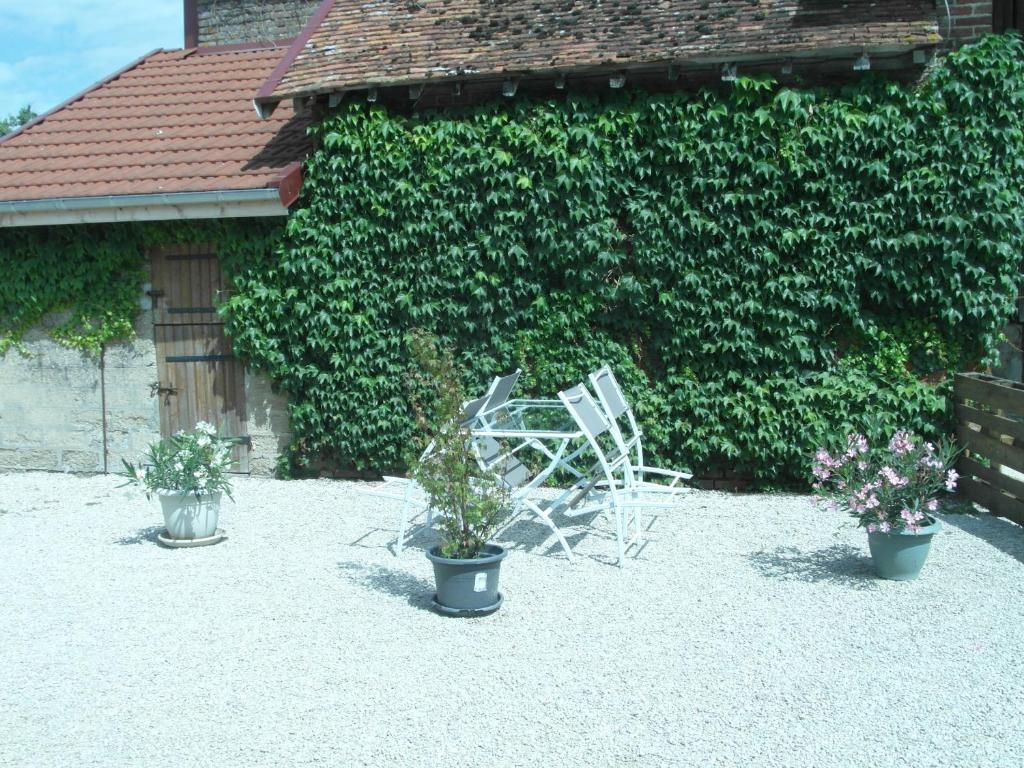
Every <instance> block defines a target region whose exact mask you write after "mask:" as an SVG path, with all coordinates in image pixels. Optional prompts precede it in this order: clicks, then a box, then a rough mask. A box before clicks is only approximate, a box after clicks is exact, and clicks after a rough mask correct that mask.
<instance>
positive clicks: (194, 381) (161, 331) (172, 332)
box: [150, 245, 249, 472]
mask: <svg viewBox="0 0 1024 768" xmlns="http://www.w3.org/2000/svg"><path fill="white" fill-rule="evenodd" d="M151 265H152V286H153V289H152V291H150V295H151V297H152V299H153V330H154V338H155V341H156V358H157V371H158V374H159V376H160V382H159V385H158V386H157V388H156V389H157V396H158V397H159V398H160V431H161V434H163V435H164V436H168V435H173V434H174V433H175V432H177V431H178V430H181V429H184V430H190V429H192V428H193V427H195V425H196V423H197V422H200V421H206V422H209V423H210V424H213V425H214V426H216V427H217V430H218V432H219V433H220V434H221V435H224V436H226V437H234V438H238V439H239V444H238V445H236V446H235V448H234V454H233V457H234V459H235V467H236V471H238V472H248V471H249V437H248V434H247V433H248V429H247V425H246V416H245V371H244V368H243V367H242V364H241V363H240V362H239V361H238V360H237V359H236V358H235V356H234V355H233V354H232V351H231V341H230V339H228V337H227V336H225V335H224V323H223V322H222V321H221V319H220V317H219V316H218V315H217V311H216V306H217V303H218V301H219V297H220V294H221V292H222V291H223V287H224V276H223V274H222V273H221V269H220V264H219V263H218V261H217V257H216V255H215V254H214V253H213V249H212V248H209V247H205V246H199V245H193V246H178V247H174V248H165V249H161V250H159V251H155V252H154V253H153V254H152V259H151Z"/></svg>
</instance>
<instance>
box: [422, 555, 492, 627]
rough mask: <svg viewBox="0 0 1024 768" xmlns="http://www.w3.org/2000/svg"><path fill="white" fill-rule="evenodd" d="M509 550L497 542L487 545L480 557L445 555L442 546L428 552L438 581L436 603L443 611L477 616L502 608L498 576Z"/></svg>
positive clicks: (435, 579) (435, 580)
mask: <svg viewBox="0 0 1024 768" xmlns="http://www.w3.org/2000/svg"><path fill="white" fill-rule="evenodd" d="M507 556H508V552H507V551H505V550H504V549H502V548H501V547H499V546H498V545H497V544H487V545H486V546H484V548H483V549H482V550H481V551H480V556H479V557H476V558H473V559H472V560H455V559H453V558H450V557H442V555H441V548H440V547H434V548H433V549H431V550H430V551H429V552H427V559H428V560H430V562H432V563H433V564H434V582H435V583H436V584H437V595H436V596H435V597H434V603H435V606H436V607H437V609H438V610H439V611H441V612H442V613H447V614H452V615H465V616H474V615H479V614H485V613H491V612H493V611H496V610H498V608H500V607H501V595H500V594H499V593H498V576H499V575H500V573H501V561H502V560H504V559H505V558H506V557H507Z"/></svg>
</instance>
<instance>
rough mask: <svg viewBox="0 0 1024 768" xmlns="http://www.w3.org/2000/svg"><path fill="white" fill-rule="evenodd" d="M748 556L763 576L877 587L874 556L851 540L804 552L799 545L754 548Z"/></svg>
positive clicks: (849, 585) (855, 586)
mask: <svg viewBox="0 0 1024 768" xmlns="http://www.w3.org/2000/svg"><path fill="white" fill-rule="evenodd" d="M747 559H748V560H749V561H750V563H751V564H752V565H753V566H754V568H755V569H757V570H758V571H759V572H760V573H761V575H762V576H766V577H768V578H773V579H784V580H788V581H807V582H821V581H831V582H834V583H836V584H840V585H842V586H844V587H849V588H850V589H876V588H877V586H878V585H877V583H876V577H875V573H874V570H873V569H872V567H871V558H870V557H869V556H867V555H865V554H863V553H862V552H861V551H860V550H859V549H856V548H855V547H851V546H850V545H849V544H835V545H833V546H831V547H826V548H825V549H818V550H815V551H813V552H804V551H803V550H800V549H797V548H796V547H776V548H775V549H773V550H771V551H768V552H755V553H753V554H751V555H747Z"/></svg>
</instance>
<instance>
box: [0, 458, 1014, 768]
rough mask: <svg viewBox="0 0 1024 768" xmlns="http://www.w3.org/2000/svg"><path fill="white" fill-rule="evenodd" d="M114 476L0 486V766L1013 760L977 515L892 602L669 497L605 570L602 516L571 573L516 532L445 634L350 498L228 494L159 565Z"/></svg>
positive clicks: (783, 542)
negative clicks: (189, 542) (622, 557)
mask: <svg viewBox="0 0 1024 768" xmlns="http://www.w3.org/2000/svg"><path fill="white" fill-rule="evenodd" d="M118 484H119V480H118V479H117V478H112V477H91V478H84V479H83V478H75V477H69V476H62V475H52V474H8V475H0V582H2V584H3V587H4V590H3V601H2V611H0V765H4V766H8V765H9V766H19V767H21V766H104V767H105V768H108V767H110V766H149V765H160V766H178V765H181V766H193V765H194V766H304V765H325V766H459V767H460V768H462V767H464V766H475V765H495V766H537V765H548V766H550V765H556V766H570V765H572V766H619V765H639V766H688V765H693V766H772V767H773V768H774V767H776V766H814V767H815V768H823V767H825V766H872V767H873V768H874V767H876V766H878V767H880V766H903V765H907V766H909V765H914V766H939V765H941V766H1011V765H1021V763H1022V761H1024V730H1022V729H1021V723H1022V722H1024V717H1022V716H1024V674H1022V673H1021V667H1020V653H1021V648H1022V647H1024V600H1022V599H1021V591H1022V587H1024V532H1022V530H1021V529H1020V528H1017V527H1015V526H1012V525H1011V524H1009V523H1005V522H1003V521H1000V520H997V519H994V518H990V517H988V516H987V515H979V516H977V517H975V516H953V515H948V516H945V521H946V527H945V530H944V531H943V532H942V533H941V534H940V535H939V536H938V537H936V540H935V544H934V546H933V550H932V554H931V557H930V559H929V562H928V564H927V565H926V568H925V572H924V574H923V575H922V577H921V579H920V580H919V581H917V582H913V583H903V584H899V583H889V582H883V581H879V580H876V579H874V578H873V577H872V576H871V575H870V574H871V572H870V561H869V559H868V553H867V544H866V541H865V540H864V537H863V534H861V533H859V532H857V531H855V530H854V529H853V528H852V527H850V526H848V525H847V523H846V521H845V520H844V519H841V518H836V517H834V516H831V515H829V514H827V513H824V512H816V511H815V512H811V511H810V508H809V504H810V502H809V500H808V498H806V497H800V496H781V495H771V496H767V495H743V496H730V495H724V494H715V493H694V494H692V495H690V496H689V497H687V500H686V503H685V506H683V507H682V508H680V509H679V510H678V511H676V510H672V511H670V512H665V511H661V512H659V514H658V516H657V517H656V518H653V519H651V520H650V524H651V525H650V533H649V536H648V539H649V542H648V544H647V546H646V547H645V548H644V549H643V550H642V551H641V552H640V553H639V554H638V555H637V556H636V557H635V558H633V559H631V560H630V562H629V564H628V567H627V568H626V569H624V570H620V569H619V568H617V567H615V566H614V565H612V564H611V563H612V562H613V556H614V552H615V543H614V539H613V537H612V536H611V528H610V525H609V523H608V521H607V520H602V519H598V520H597V521H595V522H594V524H593V526H592V527H588V526H585V525H578V524H577V525H573V526H570V527H569V528H568V532H569V533H570V534H571V535H570V536H569V539H570V543H571V544H572V545H573V547H574V550H575V551H576V552H577V554H578V555H579V557H578V558H577V561H576V562H575V563H571V564H570V563H568V562H567V561H566V560H565V558H564V556H563V554H562V553H561V549H560V548H559V547H558V545H557V543H555V542H554V540H553V538H550V537H548V536H547V535H546V533H547V529H546V528H543V527H542V526H540V525H539V524H537V523H535V522H533V521H530V520H527V519H523V520H521V521H519V522H517V523H514V524H513V525H512V526H511V527H510V528H509V529H508V530H507V531H506V532H505V534H504V535H503V537H502V540H503V541H504V542H506V543H508V544H510V545H511V546H512V547H513V548H514V551H513V552H512V553H511V555H510V556H509V558H508V559H507V560H506V561H505V564H504V567H503V572H502V591H503V593H504V594H505V597H506V600H505V605H504V607H503V608H502V610H501V611H499V612H498V613H497V614H494V615H493V616H490V617H487V618H481V619H471V620H465V619H448V618H443V617H441V616H438V615H436V614H434V613H432V612H431V611H429V610H428V605H429V600H430V597H431V594H432V591H433V590H432V583H431V578H432V577H431V572H430V569H429V563H428V562H427V561H426V559H425V558H424V557H423V555H422V552H420V551H416V550H415V549H411V550H409V551H407V552H406V553H405V554H404V555H403V557H402V558H401V559H396V558H395V557H394V556H393V554H392V553H391V552H390V551H389V550H388V549H387V548H386V545H387V544H388V542H389V541H390V539H391V536H392V530H393V528H394V525H395V519H394V518H395V510H394V508H393V507H392V506H391V505H390V504H388V503H387V502H382V501H379V500H375V499H372V498H370V497H367V496H366V495H365V494H364V492H363V489H364V488H365V486H361V485H359V484H355V483H346V482H337V481H326V480H320V481H304V482H289V483H285V482H279V481H271V480H245V481H242V482H239V483H238V484H237V488H236V494H235V498H236V503H235V504H228V505H227V506H226V507H225V509H224V511H223V513H222V518H221V519H222V526H223V527H224V528H225V529H226V531H227V532H228V535H229V538H228V539H227V541H225V542H223V543H221V544H219V545H217V546H215V547H207V548H203V549H194V550H168V549H164V548H162V547H160V546H159V545H158V544H157V543H156V541H155V537H156V533H157V532H158V531H159V530H160V529H161V528H162V526H160V525H159V522H160V519H161V518H160V513H159V511H158V508H157V506H156V503H155V502H153V504H150V503H149V502H147V501H146V500H145V499H144V498H143V497H140V496H139V495H138V494H137V492H135V491H133V490H132V489H128V488H118V487H117V486H118ZM812 521H813V522H814V523H815V524H814V526H813V527H809V523H811V522H812ZM841 523H842V526H841V525H840V524H841ZM431 537H432V534H430V533H423V534H421V535H420V536H419V537H418V538H417V539H416V541H415V544H416V545H417V546H418V547H423V546H424V545H426V544H428V543H430V542H431V541H432V538H431Z"/></svg>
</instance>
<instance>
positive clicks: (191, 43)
mask: <svg viewBox="0 0 1024 768" xmlns="http://www.w3.org/2000/svg"><path fill="white" fill-rule="evenodd" d="M198 45H199V4H198V0H185V47H186V48H195V47H197V46H198Z"/></svg>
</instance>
